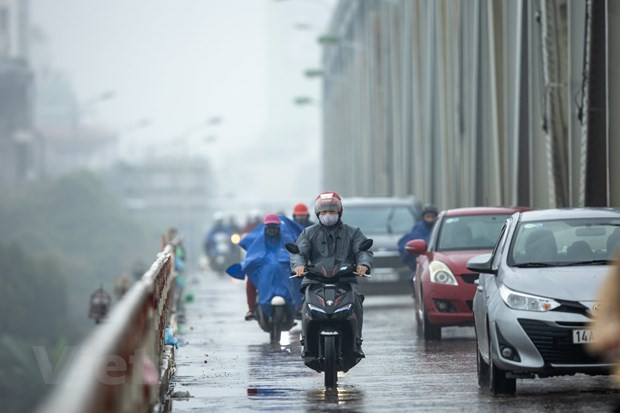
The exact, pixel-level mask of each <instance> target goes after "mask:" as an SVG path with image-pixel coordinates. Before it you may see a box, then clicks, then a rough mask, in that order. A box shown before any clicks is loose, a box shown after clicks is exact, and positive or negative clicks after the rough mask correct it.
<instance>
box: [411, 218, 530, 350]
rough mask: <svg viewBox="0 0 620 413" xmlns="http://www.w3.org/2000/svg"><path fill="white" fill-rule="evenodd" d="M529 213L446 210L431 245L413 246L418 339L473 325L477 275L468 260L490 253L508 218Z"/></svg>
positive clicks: (413, 243) (435, 337) (419, 241)
mask: <svg viewBox="0 0 620 413" xmlns="http://www.w3.org/2000/svg"><path fill="white" fill-rule="evenodd" d="M524 210H527V208H519V207H515V208H487V207H478V208H459V209H449V210H446V211H442V212H441V213H440V214H439V217H438V218H437V222H436V223H435V225H434V227H433V231H432V232H431V235H430V239H429V242H428V245H427V244H426V241H424V240H422V239H416V240H412V241H409V242H408V243H407V245H406V250H407V252H408V253H410V254H416V255H418V258H417V268H416V273H415V277H414V281H413V288H414V296H415V307H416V321H417V325H418V334H419V335H420V336H422V337H424V339H426V340H439V339H441V327H445V326H455V325H457V326H458V325H473V313H472V303H473V299H474V293H475V292H476V284H475V281H476V280H477V279H478V275H479V274H472V273H471V271H469V270H467V268H466V264H467V261H468V260H469V259H470V258H472V257H474V256H476V255H480V254H484V253H487V252H491V251H492V250H493V248H494V246H495V243H496V242H497V237H498V236H499V233H500V230H501V229H502V226H503V225H504V222H505V221H506V218H508V217H509V216H510V215H512V214H513V213H515V212H519V211H524Z"/></svg>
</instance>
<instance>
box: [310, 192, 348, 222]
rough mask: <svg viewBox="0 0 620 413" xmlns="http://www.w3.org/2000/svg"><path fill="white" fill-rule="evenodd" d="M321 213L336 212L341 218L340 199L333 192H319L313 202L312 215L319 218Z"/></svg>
mask: <svg viewBox="0 0 620 413" xmlns="http://www.w3.org/2000/svg"><path fill="white" fill-rule="evenodd" d="M322 211H336V212H338V216H339V217H341V218H342V198H340V195H338V194H337V193H335V192H321V193H320V194H319V195H318V196H317V197H316V199H315V200H314V213H315V214H316V216H317V217H318V216H319V213H320V212H322Z"/></svg>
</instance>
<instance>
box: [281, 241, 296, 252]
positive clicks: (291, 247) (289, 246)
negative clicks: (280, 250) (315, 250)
mask: <svg viewBox="0 0 620 413" xmlns="http://www.w3.org/2000/svg"><path fill="white" fill-rule="evenodd" d="M284 248H286V250H287V251H288V252H290V253H291V254H299V253H300V251H299V247H298V246H297V244H293V243H291V242H287V243H286V244H284Z"/></svg>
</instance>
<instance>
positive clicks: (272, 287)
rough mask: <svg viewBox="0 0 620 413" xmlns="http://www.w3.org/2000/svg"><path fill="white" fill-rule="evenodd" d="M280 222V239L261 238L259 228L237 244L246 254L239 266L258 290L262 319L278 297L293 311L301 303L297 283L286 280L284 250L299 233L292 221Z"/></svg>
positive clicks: (287, 261)
mask: <svg viewBox="0 0 620 413" xmlns="http://www.w3.org/2000/svg"><path fill="white" fill-rule="evenodd" d="M278 216H279V218H280V222H281V223H280V237H279V238H277V239H271V238H269V237H266V236H265V231H264V229H265V225H264V224H261V225H259V226H258V227H256V228H255V229H254V230H253V231H252V232H250V233H249V234H247V235H246V236H245V237H244V238H243V239H242V240H241V242H240V243H239V245H240V246H241V248H243V249H244V250H246V251H247V253H246V256H245V258H244V260H243V262H242V263H241V271H242V272H243V273H245V274H246V275H247V276H248V278H249V279H250V280H251V281H252V283H253V284H254V285H255V286H256V289H257V290H258V304H259V305H260V306H261V307H262V309H263V311H264V313H265V315H267V316H268V317H269V316H271V298H272V297H273V296H276V295H279V296H282V297H283V298H284V299H285V300H286V302H287V304H288V305H289V306H290V307H291V308H292V309H293V310H296V309H297V308H298V307H299V305H300V303H301V293H300V292H299V284H300V282H301V280H299V279H290V278H289V276H290V267H289V265H290V254H289V252H288V251H287V250H286V249H285V248H284V245H285V244H286V243H294V242H295V240H296V239H297V237H298V236H299V234H300V233H301V231H302V227H301V226H300V225H299V224H297V223H296V222H295V221H293V220H291V219H288V218H287V217H285V216H283V215H278Z"/></svg>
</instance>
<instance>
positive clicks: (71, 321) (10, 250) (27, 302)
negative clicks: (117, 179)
mask: <svg viewBox="0 0 620 413" xmlns="http://www.w3.org/2000/svg"><path fill="white" fill-rule="evenodd" d="M0 233H2V234H3V237H2V242H0V268H2V273H1V274H2V275H1V276H0V280H2V288H0V365H2V368H1V369H0V370H1V371H2V372H3V373H4V372H6V373H7V374H0V376H1V377H0V399H1V400H3V407H2V411H24V410H30V409H31V408H32V406H33V403H35V402H36V400H38V398H39V397H40V396H41V395H42V392H43V391H44V390H45V389H46V388H48V387H49V386H47V387H46V386H45V384H44V383H43V378H42V376H41V372H40V370H39V368H38V365H37V364H36V359H35V357H34V352H33V350H32V347H33V346H45V347H46V348H48V349H52V348H54V347H56V351H54V352H52V353H58V352H61V350H62V347H64V341H63V340H68V342H71V343H72V344H71V345H77V344H78V343H79V341H81V339H82V338H83V336H84V335H85V333H86V332H87V331H88V330H89V329H90V328H92V327H93V323H92V321H90V320H88V319H87V313H88V300H89V298H90V294H91V293H92V292H93V291H94V290H95V289H97V288H98V287H99V286H100V285H101V284H104V286H105V287H106V289H107V290H108V291H111V285H112V281H113V280H114V279H115V278H116V277H117V276H119V274H121V273H123V272H125V273H130V272H131V270H132V268H133V266H134V265H135V262H137V261H141V262H146V263H150V262H151V261H153V259H154V258H155V254H156V252H157V251H158V249H159V247H160V245H159V239H158V236H157V235H156V234H155V233H154V232H152V231H151V232H149V231H148V230H147V229H145V228H144V227H143V226H142V225H140V224H138V223H136V221H135V220H134V219H133V218H132V217H131V216H129V215H128V214H127V213H126V211H125V210H124V209H123V208H122V207H121V206H120V204H119V203H118V201H117V200H116V199H115V197H114V196H113V195H112V194H111V193H110V192H108V191H107V189H106V187H105V186H104V185H103V184H102V183H101V181H100V180H99V179H98V178H97V177H96V176H94V175H93V174H90V173H85V172H82V173H76V174H71V175H67V176H64V177H61V178H59V179H54V180H47V181H44V182H39V183H37V184H34V185H32V186H30V187H27V188H24V190H23V191H22V192H21V193H20V194H17V195H16V196H14V197H12V198H8V199H7V198H5V199H0ZM59 343H60V344H59ZM50 357H52V358H53V356H50ZM20 399H21V401H20Z"/></svg>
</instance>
